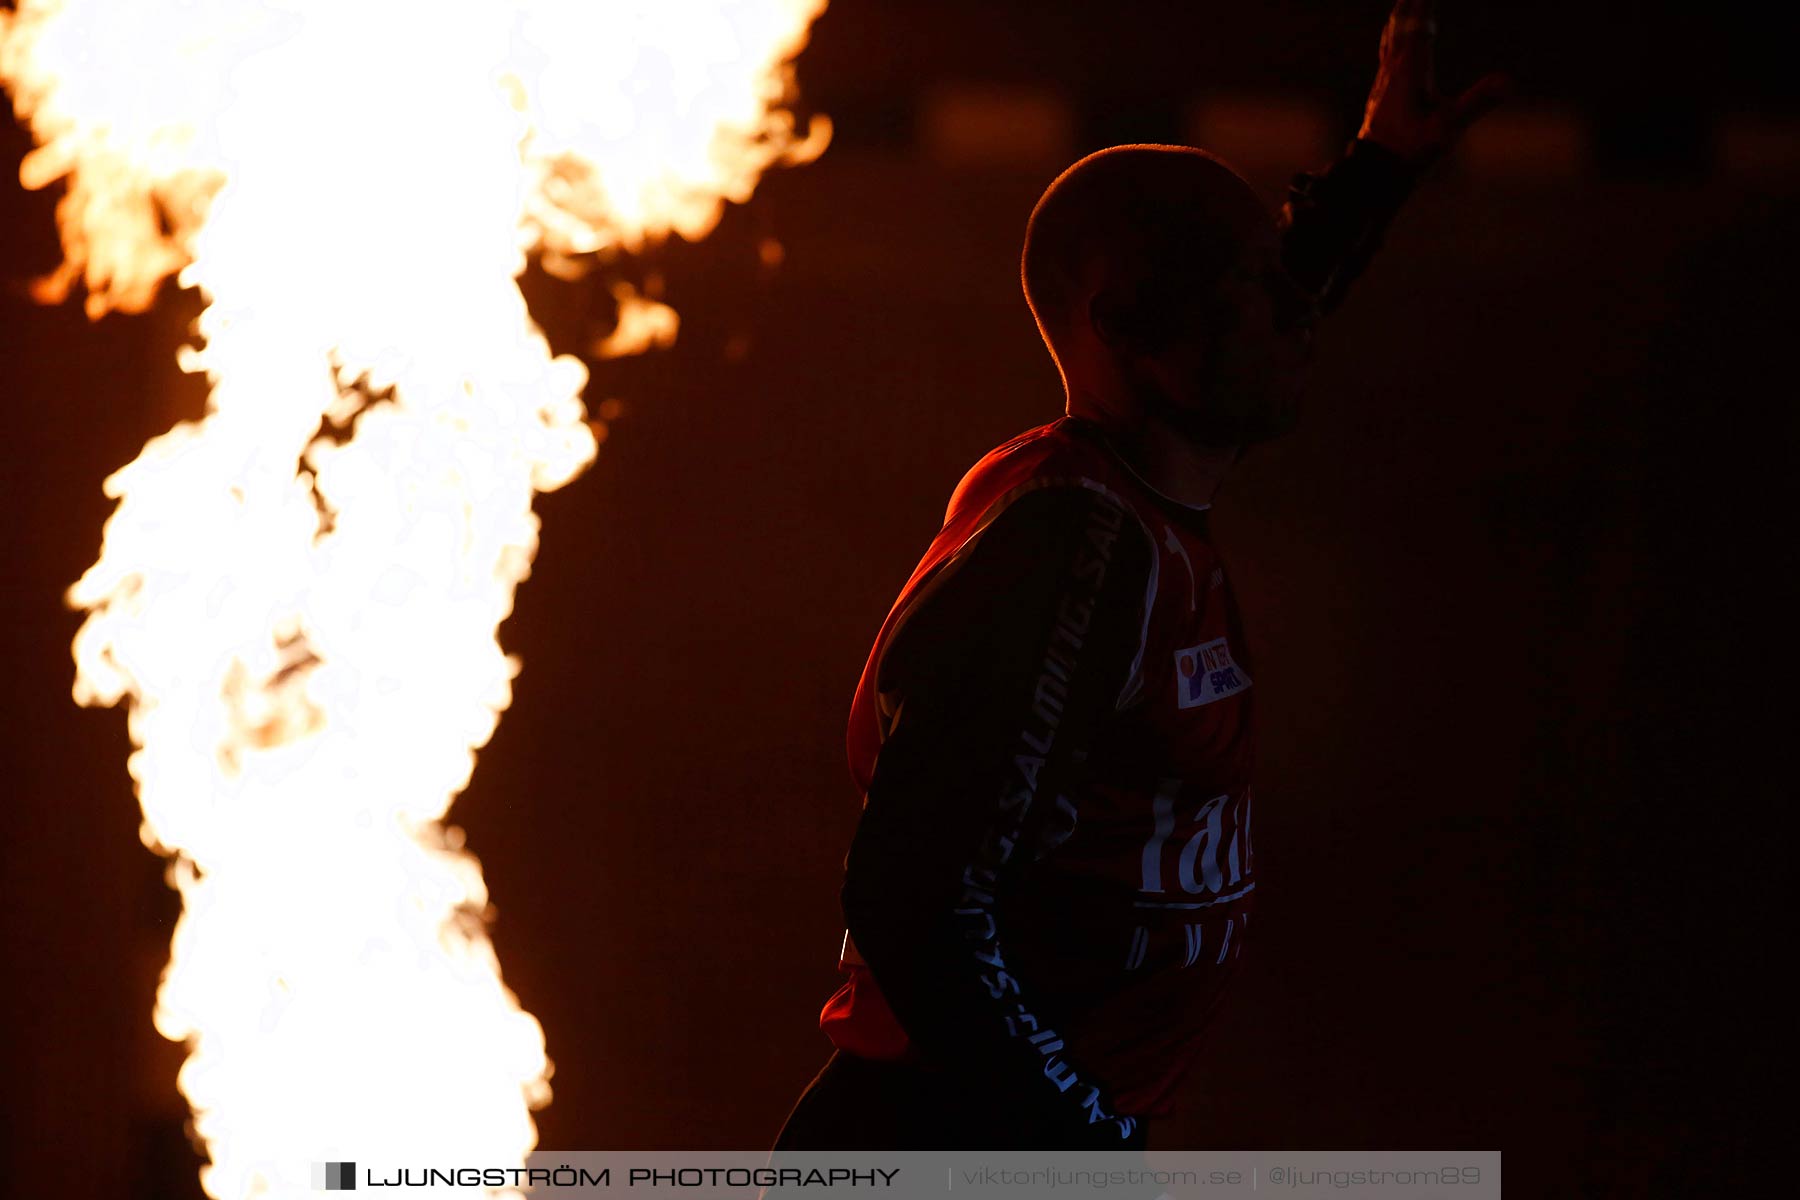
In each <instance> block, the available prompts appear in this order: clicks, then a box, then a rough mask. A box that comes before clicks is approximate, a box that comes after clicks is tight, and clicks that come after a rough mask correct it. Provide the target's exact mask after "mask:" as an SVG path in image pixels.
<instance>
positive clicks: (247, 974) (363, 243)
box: [0, 0, 829, 1198]
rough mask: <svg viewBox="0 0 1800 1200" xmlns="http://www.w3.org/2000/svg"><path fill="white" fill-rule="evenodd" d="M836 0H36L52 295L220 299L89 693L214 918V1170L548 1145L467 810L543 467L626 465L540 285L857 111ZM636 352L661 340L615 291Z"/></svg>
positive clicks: (193, 1003) (200, 1007)
mask: <svg viewBox="0 0 1800 1200" xmlns="http://www.w3.org/2000/svg"><path fill="white" fill-rule="evenodd" d="M824 2H825V0H736V2H733V0H713V2H708V3H699V2H693V0H616V2H611V3H594V2H583V0H445V2H440V3H427V2H425V0H182V2H181V3H178V4H144V3H138V2H134V0H23V2H22V3H20V4H19V6H18V8H17V11H15V12H11V13H0V80H3V81H4V83H5V85H6V87H7V89H8V90H9V91H10V93H11V95H12V97H13V102H14V105H15V108H16V110H17V112H18V114H19V115H20V117H21V118H22V119H24V120H26V121H28V122H29V123H30V126H31V129H32V132H33V134H34V135H35V138H36V140H37V142H38V147H37V149H35V150H34V151H33V152H32V153H31V154H30V155H29V156H28V157H27V158H26V160H25V162H24V164H23V166H22V168H21V178H22V181H23V183H24V184H25V186H27V187H32V188H37V187H44V186H46V185H49V184H52V183H60V184H61V185H62V188H63V193H62V195H61V197H60V200H59V204H58V208H57V219H58V224H59V227H60V230H61V235H62V241H63V247H64V257H65V261H64V263H63V265H62V267H61V268H60V269H59V270H58V271H57V272H56V273H54V274H53V275H52V276H50V277H48V278H46V279H44V280H41V281H40V282H39V284H38V291H39V295H40V296H41V297H42V298H43V299H45V300H61V299H63V298H65V297H67V296H69V295H72V294H80V295H81V296H82V297H83V302H84V304H85V305H86V308H87V311H88V312H89V314H90V315H93V316H96V317H97V316H99V315H101V314H103V313H105V312H107V311H108V310H113V309H117V310H124V311H136V310H141V309H143V308H145V307H146V306H148V305H149V304H150V303H152V301H153V300H154V298H155V295H156V293H157V290H158V288H159V286H160V285H161V284H162V283H163V282H164V281H166V280H168V279H169V278H170V277H174V278H175V279H176V280H177V282H178V283H179V285H180V286H182V287H187V288H195V289H198V290H199V292H200V293H201V295H202V296H203V298H204V300H205V302H206V308H205V311H204V313H203V315H202V316H201V317H200V318H199V321H198V323H197V326H196V328H195V331H194V332H195V344H193V345H190V346H185V347H182V348H181V349H180V351H179V360H180V363H181V365H182V367H183V369H185V370H187V371H190V372H198V373H204V374H205V376H206V377H207V379H208V381H209V384H210V387H211V392H210V398H209V401H208V407H207V412H206V415H205V417H204V418H203V419H201V420H198V421H191V422H183V423H181V424H178V425H177V426H175V427H174V428H172V429H170V430H169V431H168V432H167V433H165V434H162V435H161V436H159V437H157V438H155V439H153V440H152V441H151V442H150V443H149V444H148V445H146V446H145V447H144V450H143V452H142V453H141V454H140V455H139V456H138V458H137V459H136V460H135V461H133V462H132V463H130V464H129V465H127V466H125V467H123V468H121V469H120V470H119V471H117V472H116V473H115V474H113V475H112V476H111V477H110V478H108V479H107V480H106V483H105V488H106V493H107V495H108V496H110V497H112V498H114V499H116V500H117V502H118V504H117V508H116V510H115V511H114V513H113V515H112V517H111V518H110V520H109V521H108V522H107V525H106V529H105V536H104V544H103V547H102V550H101V554H100V557H99V560H98V561H97V562H95V563H94V565H93V566H92V567H91V568H90V569H89V570H88V571H87V572H86V573H85V574H84V575H83V576H82V578H81V579H80V581H79V582H78V583H77V584H75V586H74V587H73V588H72V589H71V590H70V592H69V600H70V603H71V604H73V605H75V606H77V607H79V608H81V609H84V610H86V611H87V613H88V616H87V619H86V621H85V623H84V624H83V625H82V627H81V630H80V633H79V634H78V636H77V638H76V641H75V645H74V654H75V661H76V680H75V687H74V692H75V698H76V699H77V700H78V701H79V702H81V703H83V704H90V705H111V704H117V703H120V702H121V701H123V702H126V703H127V704H128V707H129V728H130V735H131V739H132V742H133V745H134V747H135V750H134V752H133V754H132V755H131V758H130V762H129V768H130V772H131V776H132V778H133V780H134V781H135V783H136V788H137V794H138V798H139V801H140V803H141V806H142V810H143V825H142V830H141V834H142V837H143V840H144V841H145V843H146V844H147V845H148V846H150V847H151V848H153V849H154V850H156V851H158V852H159V853H162V854H164V855H167V856H169V858H170V872H169V874H170V880H171V882H172V884H173V885H174V886H175V887H176V888H178V889H179V891H180V893H181V896H182V901H183V914H182V917H181V920H180V923H179V925H178V926H177V929H176V932H175V937H174V945H173V948H172V954H171V958H170V961H169V964H168V966H167V968H166V969H165V972H164V975H163V979H162V984H161V988H160V990H159V993H158V997H157V1009H156V1016H155V1019H156V1025H157V1028H158V1029H159V1030H160V1031H161V1032H162V1033H163V1034H164V1035H165V1036H167V1037H169V1038H172V1039H176V1040H181V1041H185V1042H186V1043H187V1045H188V1047H189V1057H188V1059H187V1061H186V1063H185V1065H184V1067H183V1069H182V1071H181V1074H180V1079H179V1083H180V1087H181V1089H182V1091H183V1093H184V1094H185V1095H186V1097H187V1099H188V1101H189V1103H190V1105H191V1106H192V1109H193V1112H194V1120H195V1127H196V1130H197V1132H198V1134H199V1136H200V1137H201V1138H202V1139H204V1141H205V1143H206V1147H207V1151H208V1154H209V1157H210V1160H211V1161H210V1164H209V1165H208V1166H207V1167H206V1168H205V1169H204V1170H203V1172H202V1182H203V1184H204V1186H205V1188H206V1190H207V1191H208V1193H209V1194H211V1195H213V1196H215V1197H220V1198H226V1197H250V1196H267V1195H285V1194H288V1193H290V1192H291V1193H305V1192H309V1191H310V1177H309V1174H308V1164H309V1162H310V1161H313V1160H326V1159H332V1158H352V1157H354V1151H355V1150H356V1149H358V1148H361V1149H364V1150H365V1151H374V1150H379V1152H381V1153H383V1154H393V1155H396V1156H398V1155H404V1154H409V1153H430V1152H431V1151H434V1150H437V1151H441V1150H445V1149H454V1150H455V1151H456V1152H457V1156H458V1159H459V1161H470V1162H480V1163H484V1164H496V1165H502V1164H512V1163H519V1162H522V1161H523V1158H524V1155H525V1154H526V1153H527V1152H528V1151H529V1150H530V1148H531V1147H532V1146H533V1144H534V1143H535V1139H536V1130H535V1127H534V1125H533V1123H532V1120H531V1117H530V1115H529V1114H530V1110H531V1109H532V1108H535V1107H539V1106H541V1105H542V1104H544V1103H546V1102H547V1101H548V1098H549V1087H548V1083H547V1078H548V1073H549V1064H548V1060H547V1058H546V1055H545V1042H544V1035H543V1031H542V1029H541V1028H540V1027H539V1025H538V1023H537V1021H536V1020H535V1019H534V1018H532V1017H531V1016H530V1015H529V1014H528V1013H526V1012H524V1011H523V1010H522V1009H521V1008H520V1006H519V1004H518V1001H517V999H516V998H515V997H514V995H513V994H512V993H511V992H510V991H509V990H508V989H507V988H506V986H505V985H504V984H503V983H502V981H501V975H500V970H499V965H498V961H497V959H496V956H495V952H494V949H493V946H492V944H491V942H490V941H489V939H488V937H487V933H486V929H485V915H484V914H485V912H486V909H487V892H486V888H485V886H484V884H483V881H482V878H481V872H480V869H479V866H478V864H477V862H476V860H475V859H474V858H473V857H472V856H471V855H470V854H469V853H468V852H466V851H465V850H464V848H463V846H462V836H461V831H460V830H458V829H456V828H455V827H453V826H447V825H445V824H444V818H445V815H446V812H447V810H448V808H449V806H450V804H451V802H452V800H453V799H454V798H455V796H456V795H457V794H458V793H459V792H460V791H461V790H462V789H463V788H464V787H465V786H466V785H467V784H468V782H469V779H470V774H471V772H472V771H473V769H474V761H475V751H476V750H477V749H479V748H480V747H481V746H483V745H484V744H485V743H486V742H487V740H488V739H489V738H490V737H491V736H492V734H493V732H494V729H495V726H496V724H497V722H498V720H499V717H500V714H501V713H502V712H503V711H504V710H505V708H506V707H507V705H508V703H509V701H510V696H511V689H512V680H513V679H514V677H515V676H516V675H517V673H518V670H519V664H518V662H517V661H516V660H515V659H513V658H511V657H509V656H508V655H507V654H506V653H505V652H504V650H503V649H502V648H501V646H500V644H499V641H498V637H497V631H498V628H499V626H500V624H501V623H502V622H503V621H504V620H505V618H506V617H507V615H508V613H509V612H510V610H511V606H512V599H513V593H514V589H515V588H516V586H517V585H518V584H519V583H520V582H521V581H522V580H523V579H524V578H525V577H526V576H527V574H528V573H529V570H530V564H531V561H532V557H533V554H534V552H535V550H536V547H537V536H538V521H537V518H536V516H535V515H534V514H533V512H532V501H533V498H534V496H535V495H536V494H537V493H538V492H542V491H548V490H551V489H554V488H557V487H560V486H562V485H563V484H565V483H567V482H569V481H570V480H571V479H573V478H574V477H575V476H576V475H578V474H579V473H580V472H581V471H582V470H583V469H584V468H585V467H586V466H587V464H588V463H589V462H590V461H592V459H593V456H594V453H595V450H596V441H597V436H598V435H599V434H601V433H603V432H604V428H603V426H602V425H601V424H600V423H599V422H597V421H591V420H589V418H588V415H587V412H586V410H585V407H584V405H583V403H582V399H581V394H582V390H583V387H584V386H585V384H586V382H587V372H586V369H585V368H584V366H583V365H582V363H581V362H580V361H578V360H576V359H574V358H571V357H567V356H561V357H559V356H556V355H553V354H552V352H551V350H550V347H549V345H548V343H547V342H546V340H545V338H544V336H543V334H542V333H541V332H540V330H539V329H538V327H537V326H536V325H535V324H534V323H533V321H532V319H531V316H530V314H529V313H528V312H527V311H526V307H525V303H524V300H523V298H522V297H521V295H520V293H519V289H518V287H517V282H516V281H517V278H518V276H519V274H520V272H521V271H522V270H523V269H524V266H525V264H526V260H527V256H528V255H532V254H536V255H539V256H541V259H542V261H543V262H544V264H545V266H546V267H547V268H548V269H550V270H551V271H552V272H554V273H557V274H561V275H570V274H574V273H578V272H580V271H582V270H585V269H588V268H589V267H592V266H594V265H602V266H604V264H605V263H607V262H608V261H609V260H610V259H611V258H612V257H614V256H616V255H618V254H619V253H621V252H630V251H634V250H638V249H641V248H643V247H645V246H646V245H650V244H653V243H655V242H656V241H658V240H659V239H662V238H665V237H667V236H669V235H671V234H674V235H679V236H681V237H683V238H687V239H690V240H691V239H697V238H700V237H703V236H705V235H706V234H707V233H708V232H709V231H710V230H711V229H712V228H713V226H714V224H715V223H716V222H717V221H718V219H719V216H720V214H721V211H722V208H723V206H724V204H725V203H726V202H729V201H743V200H745V199H747V198H748V197H749V195H750V194H751V191H752V189H753V188H754V187H755V184H756V181H757V179H758V177H759V176H760V175H761V173H762V172H763V171H764V170H766V169H768V168H770V167H772V166H775V165H778V164H783V163H798V162H804V161H807V160H808V159H810V158H811V157H813V156H815V155H816V154H817V153H818V152H820V151H821V150H822V149H823V148H824V144H825V141H826V140H827V138H828V136H829V129H828V127H827V126H826V125H825V123H824V122H823V121H822V120H819V121H816V122H815V123H814V124H813V126H812V127H810V128H809V129H804V130H803V129H801V128H798V127H797V125H796V122H795V119H794V117H793V116H792V114H791V112H790V111H789V110H788V108H787V107H786V106H787V105H788V103H789V102H790V101H791V97H792V77H791V70H790V67H789V65H788V63H789V60H790V59H791V57H792V56H793V55H795V54H796V53H798V52H799V50H800V49H801V48H802V46H803V45H804V43H805V40H806V37H807V32H808V28H809V26H810V23H811V21H812V20H813V19H814V18H815V17H816V16H817V15H818V13H819V11H820V10H822V9H823V7H824ZM615 295H616V296H617V297H618V298H619V301H620V325H619V328H618V329H617V330H616V331H615V332H614V334H613V335H612V336H611V337H610V338H608V339H606V341H605V342H604V343H602V344H601V345H600V346H599V347H598V348H597V353H598V354H599V355H600V356H602V357H606V356H610V355H614V354H622V353H632V352H636V351H638V350H642V349H645V348H648V347H650V346H655V345H663V344H667V342H668V341H669V340H671V339H672V338H673V336H674V334H675V328H676V325H675V314H674V312H673V310H671V309H669V308H668V307H667V306H666V305H663V304H661V303H660V302H658V301H655V300H650V299H647V298H645V297H642V296H639V295H637V294H636V293H635V292H632V291H630V290H629V289H628V288H626V287H625V286H624V285H623V284H619V285H616V286H615Z"/></svg>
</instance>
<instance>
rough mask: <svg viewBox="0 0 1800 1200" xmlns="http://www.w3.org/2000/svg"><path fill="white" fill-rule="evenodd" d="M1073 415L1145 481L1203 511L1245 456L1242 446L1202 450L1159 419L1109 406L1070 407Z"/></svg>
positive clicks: (1082, 405) (1198, 445)
mask: <svg viewBox="0 0 1800 1200" xmlns="http://www.w3.org/2000/svg"><path fill="white" fill-rule="evenodd" d="M1069 415H1070V416H1072V417H1077V418H1080V419H1081V420H1084V421H1087V422H1088V423H1089V424H1092V425H1097V426H1099V427H1100V429H1101V430H1102V432H1104V433H1105V435H1106V440H1107V442H1108V443H1109V444H1111V446H1112V447H1113V449H1114V450H1116V451H1118V454H1119V457H1121V458H1123V459H1124V460H1125V462H1126V463H1127V465H1129V466H1130V467H1131V469H1132V470H1133V471H1135V472H1137V474H1138V476H1139V477H1140V478H1142V479H1143V481H1144V482H1145V483H1147V484H1149V485H1150V486H1151V487H1152V488H1154V489H1156V490H1157V491H1158V492H1161V493H1162V494H1163V495H1164V496H1167V497H1168V498H1169V499H1171V500H1174V501H1176V502H1177V503H1179V504H1186V505H1188V506H1190V507H1194V508H1203V507H1205V506H1207V505H1210V504H1211V503H1212V502H1213V495H1214V494H1215V493H1216V492H1217V491H1218V488H1219V484H1220V483H1221V482H1222V481H1223V480H1224V478H1225V476H1226V475H1227V474H1229V473H1230V471H1231V468H1232V467H1233V466H1234V465H1235V464H1236V463H1237V460H1238V456H1239V455H1240V454H1241V453H1242V452H1243V448H1242V447H1241V446H1202V445H1200V444H1199V443H1197V442H1195V441H1193V440H1192V439H1190V438H1188V437H1185V436H1183V435H1182V434H1180V433H1178V432H1176V431H1175V430H1174V429H1171V428H1170V427H1169V426H1168V425H1166V424H1164V423H1163V422H1161V421H1159V420H1157V419H1156V418H1155V417H1142V418H1139V419H1136V420H1133V419H1130V418H1127V417H1122V416H1120V415H1119V414H1117V413H1114V412H1112V411H1110V410H1108V409H1106V408H1104V407H1101V406H1097V405H1084V404H1079V403H1074V402H1071V403H1070V405H1069Z"/></svg>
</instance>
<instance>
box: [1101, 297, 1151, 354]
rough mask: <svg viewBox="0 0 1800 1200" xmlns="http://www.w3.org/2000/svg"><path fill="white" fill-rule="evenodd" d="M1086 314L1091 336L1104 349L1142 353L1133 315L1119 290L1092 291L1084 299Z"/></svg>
mask: <svg viewBox="0 0 1800 1200" xmlns="http://www.w3.org/2000/svg"><path fill="white" fill-rule="evenodd" d="M1087 316H1088V323H1089V324H1090V325H1092V326H1093V329H1094V336H1096V337H1098V338H1099V339H1100V340H1101V342H1103V343H1105V345H1106V347H1107V348H1108V349H1110V350H1112V351H1114V352H1115V353H1131V354H1141V353H1143V350H1144V337H1143V331H1142V330H1140V329H1139V328H1138V327H1137V325H1138V322H1137V320H1136V314H1135V313H1134V312H1133V311H1132V308H1131V305H1130V303H1129V302H1128V301H1126V299H1125V298H1124V297H1123V296H1122V295H1121V294H1120V293H1118V292H1116V291H1112V290H1104V291H1100V292H1096V293H1095V294H1094V295H1093V297H1092V298H1090V299H1089V300H1088V305H1087Z"/></svg>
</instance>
